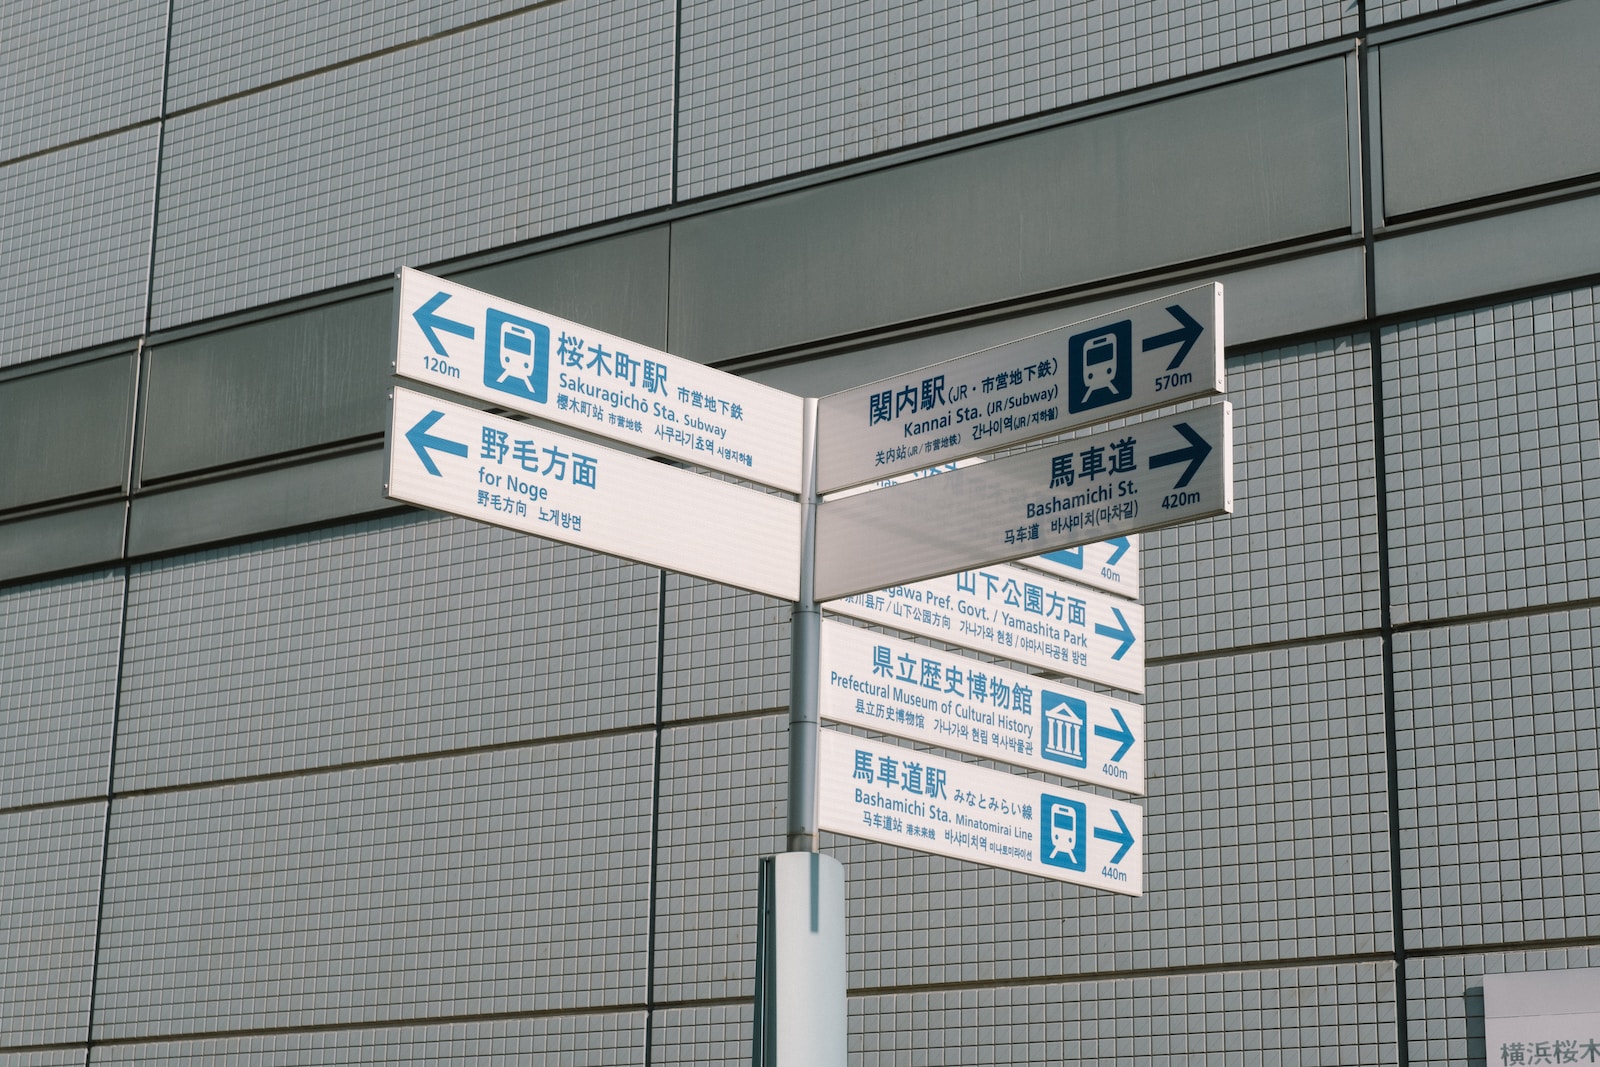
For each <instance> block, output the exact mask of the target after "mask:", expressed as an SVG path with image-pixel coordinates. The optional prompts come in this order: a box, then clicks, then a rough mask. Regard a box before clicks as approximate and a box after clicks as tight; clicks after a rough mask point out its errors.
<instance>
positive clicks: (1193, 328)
mask: <svg viewBox="0 0 1600 1067" xmlns="http://www.w3.org/2000/svg"><path fill="white" fill-rule="evenodd" d="M1167 314H1168V315H1171V316H1172V317H1173V318H1175V319H1177V320H1178V328H1177V329H1176V330H1173V331H1172V332H1171V333H1158V334H1156V335H1155V336H1154V337H1146V338H1145V339H1144V350H1145V351H1146V352H1153V351H1155V350H1156V349H1158V348H1166V347H1167V346H1168V345H1176V344H1179V343H1180V342H1181V345H1182V347H1180V348H1179V349H1178V352H1177V354H1176V355H1174V356H1173V357H1172V362H1171V363H1168V364H1167V369H1168V370H1177V369H1178V366H1179V365H1180V364H1182V363H1183V359H1184V357H1185V356H1187V355H1188V354H1189V349H1191V348H1193V347H1194V343H1195V342H1196V341H1198V340H1200V335H1201V334H1203V333H1205V332H1206V328H1205V327H1204V326H1202V325H1200V324H1199V323H1198V322H1196V321H1194V319H1193V318H1191V317H1190V315H1189V313H1188V312H1187V311H1185V310H1183V305H1182V304H1172V305H1169V306H1168V308H1167Z"/></svg>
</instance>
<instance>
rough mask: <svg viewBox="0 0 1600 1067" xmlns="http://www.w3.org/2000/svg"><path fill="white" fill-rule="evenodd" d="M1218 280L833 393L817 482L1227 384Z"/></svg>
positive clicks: (1086, 422)
mask: <svg viewBox="0 0 1600 1067" xmlns="http://www.w3.org/2000/svg"><path fill="white" fill-rule="evenodd" d="M1222 328H1223V323H1222V286H1221V285H1220V284H1219V283H1216V282H1212V283H1209V284H1206V285H1201V286H1197V287H1195V288H1193V289H1188V290H1185V291H1184V292H1181V293H1174V294H1172V295H1171V296H1164V297H1160V298H1159V299H1156V300H1150V301H1147V302H1145V303H1142V304H1136V305H1134V306H1133V307H1130V308H1125V309H1123V310H1122V311H1115V312H1112V313H1110V314H1109V315H1101V316H1099V317H1097V318H1093V319H1087V320H1085V321H1083V322H1078V323H1074V324H1072V325H1070V326H1062V327H1059V328H1058V329H1054V330H1047V331H1045V332H1044V333H1039V334H1034V335H1033V336H1031V337H1023V338H1020V339H1018V340H1016V341H1009V342H1007V343H1006V344H1003V345H997V346H995V347H994V348H986V349H984V350H983V351H981V352H973V353H971V354H970V355H965V356H960V357H958V358H956V359H952V360H948V361H946V362H944V363H937V364H934V365H933V366H929V367H923V368H922V369H920V370H915V371H911V372H910V373H908V374H902V375H898V376H896V377H893V378H885V379H883V380H882V381H877V382H872V383H871V384H869V385H863V386H859V387H858V388H855V389H850V390H846V391H845V392H842V393H835V394H833V395H832V396H827V397H823V398H822V400H821V401H820V402H819V403H818V405H817V491H818V492H822V493H827V492H832V491H833V490H835V489H843V488H845V487H847V486H851V485H861V484H863V483H865V482H870V481H873V480H874V479H877V478H886V477H889V476H890V475H894V474H898V473H900V472H902V471H908V470H915V469H917V468H919V467H931V466H934V465H935V464H939V463H945V462H948V461H950V460H955V459H960V458H961V457H962V456H970V455H976V454H977V453H980V452H993V451H996V450H998V449H1001V448H1004V447H1006V446H1007V445H1014V444H1018V443H1020V442H1023V441H1031V440H1034V439H1036V438H1040V437H1047V436H1049V435H1051V434H1056V433H1062V432H1065V431H1067V430H1072V429H1076V428H1079V427H1086V426H1093V425H1095V424H1096V423H1102V422H1110V421H1111V420H1113V419H1118V418H1122V417H1123V416H1126V415H1132V414H1135V413H1137V412H1140V411H1148V410H1150V409H1151V408H1156V407H1162V406H1165V405H1167V404H1175V403H1177V402H1179V401H1182V400H1190V399H1193V398H1195V397H1199V396H1207V395H1210V394H1213V393H1222V392H1224V391H1225V390H1226V379H1225V375H1224V371H1223V360H1222V354H1223V346H1222Z"/></svg>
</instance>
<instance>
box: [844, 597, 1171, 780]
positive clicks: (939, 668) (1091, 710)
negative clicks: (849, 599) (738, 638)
mask: <svg viewBox="0 0 1600 1067" xmlns="http://www.w3.org/2000/svg"><path fill="white" fill-rule="evenodd" d="M819 661H820V663H821V668H820V671H819V675H820V677H819V679H818V681H819V685H818V700H817V711H818V714H819V715H820V716H821V717H822V718H823V719H826V720H828V721H830V722H838V723H846V724H848V725H851V726H860V727H865V728H867V729H870V730H878V731H881V732H883V733H887V734H893V735H895V736H896V737H904V738H907V739H909V740H913V741H921V742H924V743H926V744H931V745H938V746H940V747H941V748H948V749H953V750H955V751H958V752H966V753H970V754H972V755H975V756H984V757H987V758H989V759H996V760H1000V761H1002V762H1005V763H1010V764H1014V765H1016V766H1018V767H1028V768H1030V769H1033V770H1040V771H1048V772H1050V773H1052V774H1059V775H1061V776H1063V777H1065V778H1071V779H1073V780H1074V781H1079V782H1087V783H1090V784H1092V785H1102V786H1109V787H1111V788H1113V789H1121V790H1126V791H1127V792H1130V793H1136V794H1141V795H1142V794H1143V793H1144V708H1143V707H1141V706H1140V705H1138V704H1135V703H1133V702H1132V701H1129V700H1124V699H1122V698H1120V697H1110V696H1104V695H1101V694H1099V693H1091V692H1089V691H1088V690H1084V689H1077V688H1074V687H1073V686H1069V685H1066V684H1064V683H1062V682H1057V681H1052V680H1051V679H1048V678H1036V677H1034V676H1033V675H1031V674H1023V673H1022V672H1020V671H1014V670H1009V669H1007V668H1005V667H1000V666H997V665H995V664H991V663H984V662H981V661H979V660H974V659H969V658H967V657H965V656H960V655H957V654H955V653H953V652H945V651H942V650H940V649H937V648H929V647H928V646H926V645H917V644H912V643H911V642H909V641H902V640H900V639H898V638H895V637H889V636H887V635H885V634H880V633H873V632H872V631H870V630H865V629H861V628H860V627H856V626H851V625H849V624H848V623H844V622H839V621H837V620H834V619H825V620H824V621H823V623H822V646H821V655H820V657H819Z"/></svg>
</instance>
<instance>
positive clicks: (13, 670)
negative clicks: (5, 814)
mask: <svg viewBox="0 0 1600 1067" xmlns="http://www.w3.org/2000/svg"><path fill="white" fill-rule="evenodd" d="M122 587H123V583H122V578H121V575H120V574H111V573H101V574H96V575H86V576H83V577H79V578H67V579H59V580H56V581H51V582H41V583H39V584H37V585H24V586H17V587H14V588H11V589H6V590H4V591H0V650H3V652H0V679H3V681H0V808H8V807H13V806H20V805H24V804H48V803H57V802H60V801H64V800H81V799H86V798H89V797H104V796H105V795H106V793H107V791H108V790H109V789H110V786H111V783H110V780H109V770H110V766H111V724H112V721H113V719H114V717H115V714H116V711H115V703H116V691H117V653H118V648H119V642H120V639H121V630H122ZM0 1018H3V1016H0Z"/></svg>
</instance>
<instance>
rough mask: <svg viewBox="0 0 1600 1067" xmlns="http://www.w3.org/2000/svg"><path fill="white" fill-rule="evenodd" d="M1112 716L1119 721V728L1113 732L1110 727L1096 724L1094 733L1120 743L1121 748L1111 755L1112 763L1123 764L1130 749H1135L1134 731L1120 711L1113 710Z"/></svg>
mask: <svg viewBox="0 0 1600 1067" xmlns="http://www.w3.org/2000/svg"><path fill="white" fill-rule="evenodd" d="M1111 714H1112V715H1113V716H1114V717H1115V718H1116V720H1117V728H1116V729H1114V730H1113V729H1112V728H1111V727H1109V726H1100V725H1098V724H1096V726H1095V728H1094V733H1095V736H1096V737H1104V738H1108V739H1110V740H1112V741H1116V742H1117V743H1118V746H1119V747H1118V748H1117V750H1116V751H1115V752H1113V753H1112V754H1111V762H1112V763H1121V762H1122V757H1123V756H1126V755H1127V754H1128V749H1130V748H1132V747H1133V741H1134V737H1133V731H1132V730H1130V729H1128V720H1127V719H1124V718H1123V717H1122V712H1120V711H1118V710H1117V709H1116V708H1112V709H1111Z"/></svg>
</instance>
